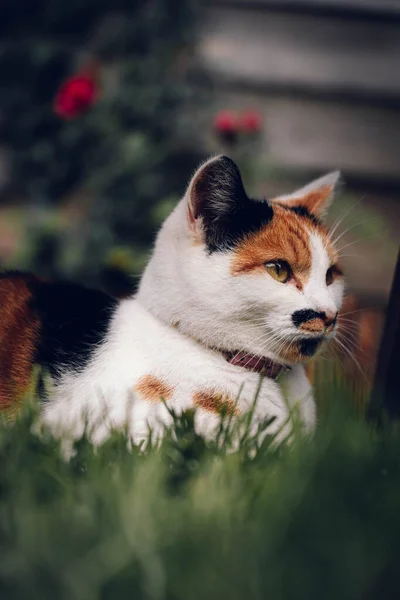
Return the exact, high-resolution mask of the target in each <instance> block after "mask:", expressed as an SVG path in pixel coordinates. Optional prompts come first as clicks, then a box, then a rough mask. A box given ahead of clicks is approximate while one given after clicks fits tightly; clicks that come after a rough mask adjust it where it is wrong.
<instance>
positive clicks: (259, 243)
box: [231, 204, 337, 287]
mask: <svg viewBox="0 0 400 600" xmlns="http://www.w3.org/2000/svg"><path fill="white" fill-rule="evenodd" d="M311 231H317V232H318V233H319V234H320V235H321V237H322V240H323V242H324V243H325V245H326V249H327V252H328V255H329V257H330V260H331V262H332V264H333V263H334V262H335V261H336V259H337V253H336V251H335V250H334V248H333V247H332V245H331V244H330V241H329V238H328V233H327V231H326V229H325V228H324V227H323V226H322V225H319V224H317V223H313V222H312V221H311V220H310V219H308V218H307V217H304V216H302V215H298V214H296V213H294V212H292V211H289V210H287V209H285V208H284V207H283V206H279V204H274V217H273V219H272V221H271V223H269V224H268V225H266V226H265V227H264V228H263V229H261V230H260V231H258V232H257V233H254V234H252V235H249V236H248V237H247V238H246V239H245V240H244V241H243V242H242V243H241V244H240V245H239V247H238V248H237V249H236V250H235V253H234V257H233V260H232V262H231V273H232V275H241V274H243V273H246V272H250V271H256V272H257V271H258V272H260V273H265V268H264V264H265V263H266V262H269V261H273V260H279V259H281V260H285V261H287V262H288V263H289V265H290V266H291V268H292V270H293V274H294V276H295V279H296V282H297V284H298V287H302V285H304V283H305V282H306V281H307V279H308V277H309V275H310V271H311V260H312V256H311V248H310V244H309V236H310V232H311Z"/></svg>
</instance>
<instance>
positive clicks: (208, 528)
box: [0, 391, 400, 600]
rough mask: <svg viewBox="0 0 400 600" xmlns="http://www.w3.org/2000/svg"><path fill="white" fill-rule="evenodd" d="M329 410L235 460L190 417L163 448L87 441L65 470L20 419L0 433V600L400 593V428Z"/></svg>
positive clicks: (248, 447)
mask: <svg viewBox="0 0 400 600" xmlns="http://www.w3.org/2000/svg"><path fill="white" fill-rule="evenodd" d="M328 396H329V392H328V391H327V392H326V399H327V397H328ZM330 400H331V403H330V406H331V408H332V407H334V409H332V410H330V411H327V410H325V411H324V416H323V418H322V421H321V422H320V424H319V427H318V430H317V432H316V435H315V437H314V438H313V439H309V438H307V437H304V436H302V435H300V434H297V435H296V437H295V439H294V440H293V441H292V443H291V444H290V445H286V444H283V445H281V446H278V447H277V445H276V444H271V439H270V438H268V437H267V438H266V442H265V443H264V444H262V445H257V444H256V441H257V440H254V439H253V440H249V439H247V442H243V443H242V445H241V446H240V448H239V449H238V450H236V451H234V452H232V446H231V443H232V436H233V433H232V430H231V428H230V427H228V425H227V424H225V426H224V427H222V430H221V433H220V435H219V436H218V440H217V441H216V442H213V443H211V442H205V441H204V440H203V439H202V438H201V437H199V436H197V435H195V433H194V431H193V413H187V414H185V415H183V416H182V417H179V418H178V417H175V419H174V425H173V427H171V429H170V430H169V431H168V434H167V437H166V439H165V441H164V442H163V444H162V446H161V447H160V448H156V447H154V446H152V445H151V444H149V446H148V447H147V448H146V449H142V450H141V449H139V448H136V447H133V448H131V449H128V445H127V440H126V439H125V437H124V436H123V435H121V434H115V435H114V436H113V437H112V438H111V439H110V440H109V441H108V442H107V443H105V444H104V445H103V446H101V447H100V448H99V449H97V450H94V449H93V447H92V446H91V445H90V443H89V442H88V440H87V438H86V437H83V438H82V439H81V440H79V441H78V442H77V443H76V446H75V455H74V457H73V458H72V459H71V460H70V461H69V462H66V461H64V460H63V459H62V458H61V455H60V451H59V444H58V442H56V441H55V440H53V439H52V438H51V437H50V436H48V435H44V437H43V438H42V439H39V438H38V437H36V436H35V435H34V434H32V432H31V424H32V418H33V415H32V412H30V411H28V412H25V413H24V414H23V416H22V417H21V419H20V420H19V421H18V423H17V424H16V425H15V427H13V428H11V427H8V426H3V427H2V428H1V429H0V456H1V464H2V468H1V471H0V556H1V561H0V597H1V598H2V600H3V599H4V600H9V599H10V600H11V599H16V598H18V599H19V598H21V599H22V598H23V599H24V600H29V599H30V598H35V599H36V598H41V599H43V600H45V599H47V598H49V599H50V598H57V599H66V600H75V599H82V600H92V599H100V598H101V599H111V598H112V599H116V598H118V600H122V599H123V598H135V599H136V598H137V599H139V598H143V599H161V598H163V599H164V598H165V599H174V600H179V599H182V600H187V599H188V598H190V600H196V599H199V600H200V599H207V600H209V599H211V600H213V599H215V600H220V599H221V598H225V597H226V598H230V599H233V600H235V599H237V600H243V598H249V599H264V598H271V599H273V600H281V599H282V600H287V599H293V600H301V599H304V600H310V599H314V598H315V599H316V600H317V599H318V600H320V599H321V598H324V600H338V599H339V598H340V599H346V598H348V599H351V600H358V599H360V600H361V599H363V600H365V599H368V600H372V599H374V598H379V600H381V599H389V598H397V597H398V596H397V594H398V589H399V587H398V584H399V576H398V557H399V555H400V536H399V531H400V511H399V506H400V432H399V430H398V429H396V427H394V426H391V427H389V426H387V427H385V428H383V429H382V430H379V431H376V430H375V429H374V428H373V427H372V426H371V425H369V424H366V423H365V422H363V421H359V420H356V419H355V417H354V416H353V415H351V414H350V413H349V411H348V410H347V411H346V410H343V408H339V407H338V403H339V400H340V396H339V397H335V398H334V397H333V396H332V395H331V397H330ZM339 404H342V403H339Z"/></svg>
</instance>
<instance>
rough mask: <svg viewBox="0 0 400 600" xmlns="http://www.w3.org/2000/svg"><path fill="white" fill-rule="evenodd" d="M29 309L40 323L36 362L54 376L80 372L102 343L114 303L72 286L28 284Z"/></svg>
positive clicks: (102, 295)
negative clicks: (61, 370)
mask: <svg viewBox="0 0 400 600" xmlns="http://www.w3.org/2000/svg"><path fill="white" fill-rule="evenodd" d="M28 285H29V288H30V289H31V290H32V294H33V298H32V300H31V308H32V310H33V311H34V312H35V313H36V314H37V315H38V317H39V319H40V321H41V332H40V341H39V345H38V348H37V355H36V357H35V362H37V363H38V364H39V365H41V366H42V367H44V368H45V369H48V370H49V372H50V373H51V375H53V376H57V374H58V373H59V371H60V369H63V368H65V367H66V368H67V369H74V370H79V371H80V370H82V369H84V367H85V366H86V365H87V363H88V361H89V359H90V358H91V356H92V354H93V351H94V350H95V349H96V348H97V347H98V345H99V344H101V342H102V341H103V340H104V338H105V335H106V333H107V331H108V328H109V325H110V320H111V318H112V315H113V312H114V310H115V308H116V305H117V301H116V300H114V299H113V298H111V297H110V296H107V294H104V293H103V292H100V291H96V290H90V289H87V288H84V287H83V286H79V285H76V284H71V283H56V282H54V283H53V282H41V281H38V280H34V281H29V282H28Z"/></svg>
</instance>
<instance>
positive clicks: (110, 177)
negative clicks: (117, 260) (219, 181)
mask: <svg viewBox="0 0 400 600" xmlns="http://www.w3.org/2000/svg"><path fill="white" fill-rule="evenodd" d="M3 4H4V6H3ZM3 4H2V19H1V23H0V34H1V36H0V38H1V39H0V71H1V72H2V94H1V99H0V111H1V123H0V131H1V137H2V141H3V144H4V145H5V146H6V147H7V149H8V152H9V159H10V166H11V188H12V189H13V190H14V192H17V193H18V194H19V195H22V196H24V197H26V198H27V199H28V201H29V203H30V204H31V206H32V207H33V208H32V211H31V213H30V214H29V216H28V231H27V235H28V238H29V240H32V242H31V245H30V252H29V253H28V254H29V260H27V261H25V263H23V264H21V265H20V266H21V267H25V268H30V269H35V270H36V271H39V272H40V273H43V274H45V275H52V276H54V275H64V276H65V275H67V276H69V277H71V276H73V277H74V278H78V279H79V278H81V279H84V280H85V281H86V282H90V283H93V284H94V283H96V284H99V275H100V271H101V267H102V266H103V265H104V263H105V262H107V260H108V252H109V251H110V250H112V248H113V246H115V245H117V246H121V245H122V246H124V247H129V248H130V251H131V254H132V255H133V256H135V255H138V256H139V257H140V258H139V259H138V263H140V264H142V263H143V259H142V255H143V254H144V253H146V252H147V250H148V247H149V245H150V242H151V241H152V239H153V237H154V233H155V231H156V230H157V227H158V225H159V218H158V217H159V215H160V214H161V213H162V212H163V211H162V209H160V210H158V206H159V205H161V204H162V203H164V202H170V201H171V199H172V198H173V199H174V201H176V200H177V198H179V197H180V196H181V194H182V192H183V191H184V187H185V184H186V181H187V179H188V177H189V176H190V174H191V172H192V171H193V169H194V168H195V166H196V164H197V163H198V161H199V160H200V157H202V152H201V149H200V148H199V142H198V139H199V136H198V133H197V131H196V123H195V119H193V118H192V117H191V118H190V119H189V118H188V115H189V114H191V115H193V114H194V113H195V112H196V110H197V109H198V107H199V102H200V98H199V94H198V92H195V91H194V88H193V86H192V85H191V84H190V82H189V79H190V73H189V70H188V64H189V60H188V59H189V57H190V56H191V53H192V50H193V46H194V44H195V41H196V30H195V25H194V23H195V15H196V5H197V2H196V0H180V1H179V2H177V1H176V0H132V1H130V2H125V1H124V0H115V1H113V2H111V1H110V0H101V1H99V0H96V1H92V0H85V2H81V0H70V1H69V2H67V3H66V2H65V1H64V0H12V1H9V0H6V1H5V2H4V3H3ZM93 61H96V64H97V65H98V75H99V79H100V84H101V94H100V98H99V100H98V102H97V103H96V104H95V105H94V106H93V107H91V109H90V110H89V111H88V112H87V113H86V114H83V115H80V116H79V117H76V118H75V119H72V120H63V119H62V118H60V117H59V116H57V115H56V114H54V112H53V106H52V105H53V102H54V98H55V95H56V93H57V90H58V89H59V86H60V84H61V83H62V82H64V81H65V80H66V79H67V78H69V77H71V76H73V75H75V74H77V73H79V72H80V71H81V70H82V69H83V70H84V69H85V68H86V66H87V65H88V64H89V63H90V64H92V63H93ZM66 200H67V202H69V203H70V202H71V201H73V204H74V207H75V210H74V211H72V212H70V213H68V214H67V219H68V218H69V222H68V224H67V227H66V231H62V230H61V229H59V228H57V227H56V228H54V230H52V231H49V230H48V229H46V230H45V231H44V230H42V229H41V227H40V223H38V222H37V221H38V220H40V218H39V219H36V222H35V216H36V212H37V211H38V210H41V209H43V207H45V208H46V209H47V208H48V207H49V206H52V205H56V206H59V205H60V203H61V202H62V203H63V206H65V202H66ZM134 260H135V259H134ZM137 270H139V267H138V269H137Z"/></svg>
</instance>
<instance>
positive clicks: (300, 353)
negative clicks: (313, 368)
mask: <svg viewBox="0 0 400 600" xmlns="http://www.w3.org/2000/svg"><path fill="white" fill-rule="evenodd" d="M324 341H327V336H326V335H324V334H320V335H309V336H307V337H306V336H304V337H296V338H295V339H293V341H291V342H288V343H287V344H286V345H285V346H284V347H283V348H282V349H281V350H280V352H279V358H280V359H281V360H283V361H285V362H286V361H288V362H291V363H299V362H305V361H307V360H309V359H310V358H312V357H313V356H315V355H316V354H317V352H318V350H319V349H320V348H321V346H322V344H323V343H324Z"/></svg>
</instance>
